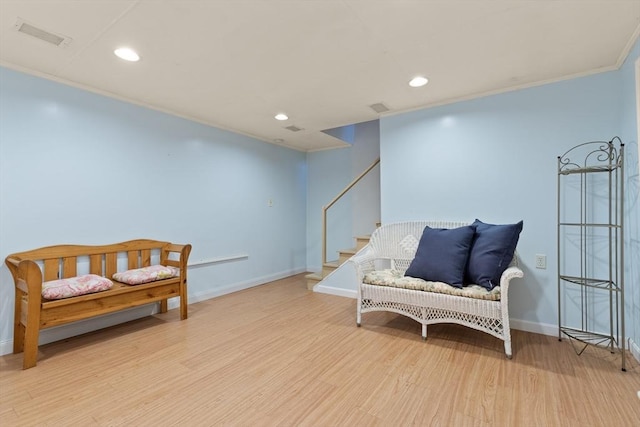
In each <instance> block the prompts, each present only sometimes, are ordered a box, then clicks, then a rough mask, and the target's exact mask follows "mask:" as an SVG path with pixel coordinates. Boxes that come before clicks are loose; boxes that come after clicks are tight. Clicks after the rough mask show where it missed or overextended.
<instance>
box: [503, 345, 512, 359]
mask: <svg viewBox="0 0 640 427" xmlns="http://www.w3.org/2000/svg"><path fill="white" fill-rule="evenodd" d="M504 353H505V354H506V355H507V359H511V358H512V357H513V354H512V353H511V340H504Z"/></svg>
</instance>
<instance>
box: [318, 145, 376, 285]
mask: <svg viewBox="0 0 640 427" xmlns="http://www.w3.org/2000/svg"><path fill="white" fill-rule="evenodd" d="M379 164H380V158H379V157H378V158H377V159H376V160H375V161H374V162H373V163H371V165H369V167H368V168H367V169H365V170H364V172H362V173H361V174H360V175H359V176H358V177H357V178H355V179H354V180H353V181H351V183H350V184H349V185H347V186H346V187H345V189H344V190H342V191H341V192H340V193H339V194H338V195H337V196H336V197H334V198H333V200H332V201H331V202H329V204H327V205H326V206H324V207H323V208H322V271H321V272H320V273H319V274H317V273H313V274H308V275H307V276H306V279H307V289H309V290H312V289H313V287H314V286H315V285H317V284H318V283H319V282H320V281H322V279H324V278H325V277H327V276H328V275H329V274H331V273H332V272H334V271H335V270H336V269H338V267H340V266H341V265H342V264H343V263H344V262H345V261H347V260H348V259H349V258H351V257H352V256H353V255H354V254H355V253H356V252H357V251H359V250H360V249H362V248H363V247H365V246H366V245H367V243H369V236H362V237H356V247H355V248H351V249H343V250H341V251H338V253H339V256H338V260H337V261H327V211H328V210H329V208H331V206H333V205H334V204H335V203H336V202H337V201H338V200H340V198H341V197H342V196H344V195H345V194H346V193H347V192H348V191H349V190H351V189H352V188H353V186H354V185H356V184H357V183H358V182H359V181H360V180H361V179H362V178H364V177H365V176H366V175H367V174H368V173H369V172H371V170H372V169H373V168H375V167H376V166H378V165H379ZM379 226H380V223H379V222H378V223H376V227H379Z"/></svg>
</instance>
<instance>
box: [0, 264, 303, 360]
mask: <svg viewBox="0 0 640 427" xmlns="http://www.w3.org/2000/svg"><path fill="white" fill-rule="evenodd" d="M305 271H307V270H306V268H298V269H293V270H286V271H281V272H278V273H274V274H270V275H267V276H262V277H256V278H254V279H251V280H247V281H244V282H239V283H235V284H231V285H228V286H225V287H224V288H217V289H214V290H211V291H207V292H200V293H198V294H195V295H189V304H195V303H197V302H200V301H204V300H207V299H210V298H215V297H218V296H221V295H226V294H229V293H232V292H237V291H241V290H243V289H248V288H252V287H254V286H259V285H263V284H265V283H269V282H272V281H274V280H279V279H284V278H285V277H289V276H293V275H295V274H300V273H304V272H305ZM179 305H180V300H179V299H178V298H171V299H170V300H169V303H168V308H169V309H174V308H177V307H179ZM157 312H158V304H157V303H152V304H148V305H144V306H141V307H135V308H131V309H127V310H122V311H118V312H116V313H110V314H106V315H104V316H97V317H93V318H91V319H86V320H80V321H77V322H73V323H69V324H67V325H60V326H54V327H53V328H50V329H45V330H43V331H40V338H39V339H38V345H44V344H48V343H51V342H54V341H60V340H63V339H66V338H70V337H74V336H77V335H81V334H86V333H88V332H93V331H96V330H98V329H102V328H107V327H109V326H113V325H117V324H119V323H124V322H130V321H132V320H136V319H140V318H142V317H146V316H150V315H152V314H156V313H157ZM12 352H13V339H11V340H7V341H2V342H0V356H1V355H4V354H10V353H12Z"/></svg>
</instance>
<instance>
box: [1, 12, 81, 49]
mask: <svg viewBox="0 0 640 427" xmlns="http://www.w3.org/2000/svg"><path fill="white" fill-rule="evenodd" d="M14 28H15V30H16V31H18V32H19V33H23V34H27V35H29V36H31V37H35V38H37V39H39V40H42V41H44V42H47V43H49V44H52V45H54V46H59V47H65V46H67V45H68V44H69V43H70V42H71V38H70V37H66V36H63V35H59V34H54V33H51V32H49V31H46V30H43V29H42V28H38V27H36V26H35V25H32V24H29V23H27V22H25V21H24V20H23V19H21V18H18V20H17V21H16V24H15V25H14Z"/></svg>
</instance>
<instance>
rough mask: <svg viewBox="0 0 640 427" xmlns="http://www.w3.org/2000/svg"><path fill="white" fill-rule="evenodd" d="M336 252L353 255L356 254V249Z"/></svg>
mask: <svg viewBox="0 0 640 427" xmlns="http://www.w3.org/2000/svg"><path fill="white" fill-rule="evenodd" d="M338 252H340V253H343V254H355V253H356V252H358V248H349V249H340V250H339V251H338Z"/></svg>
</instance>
